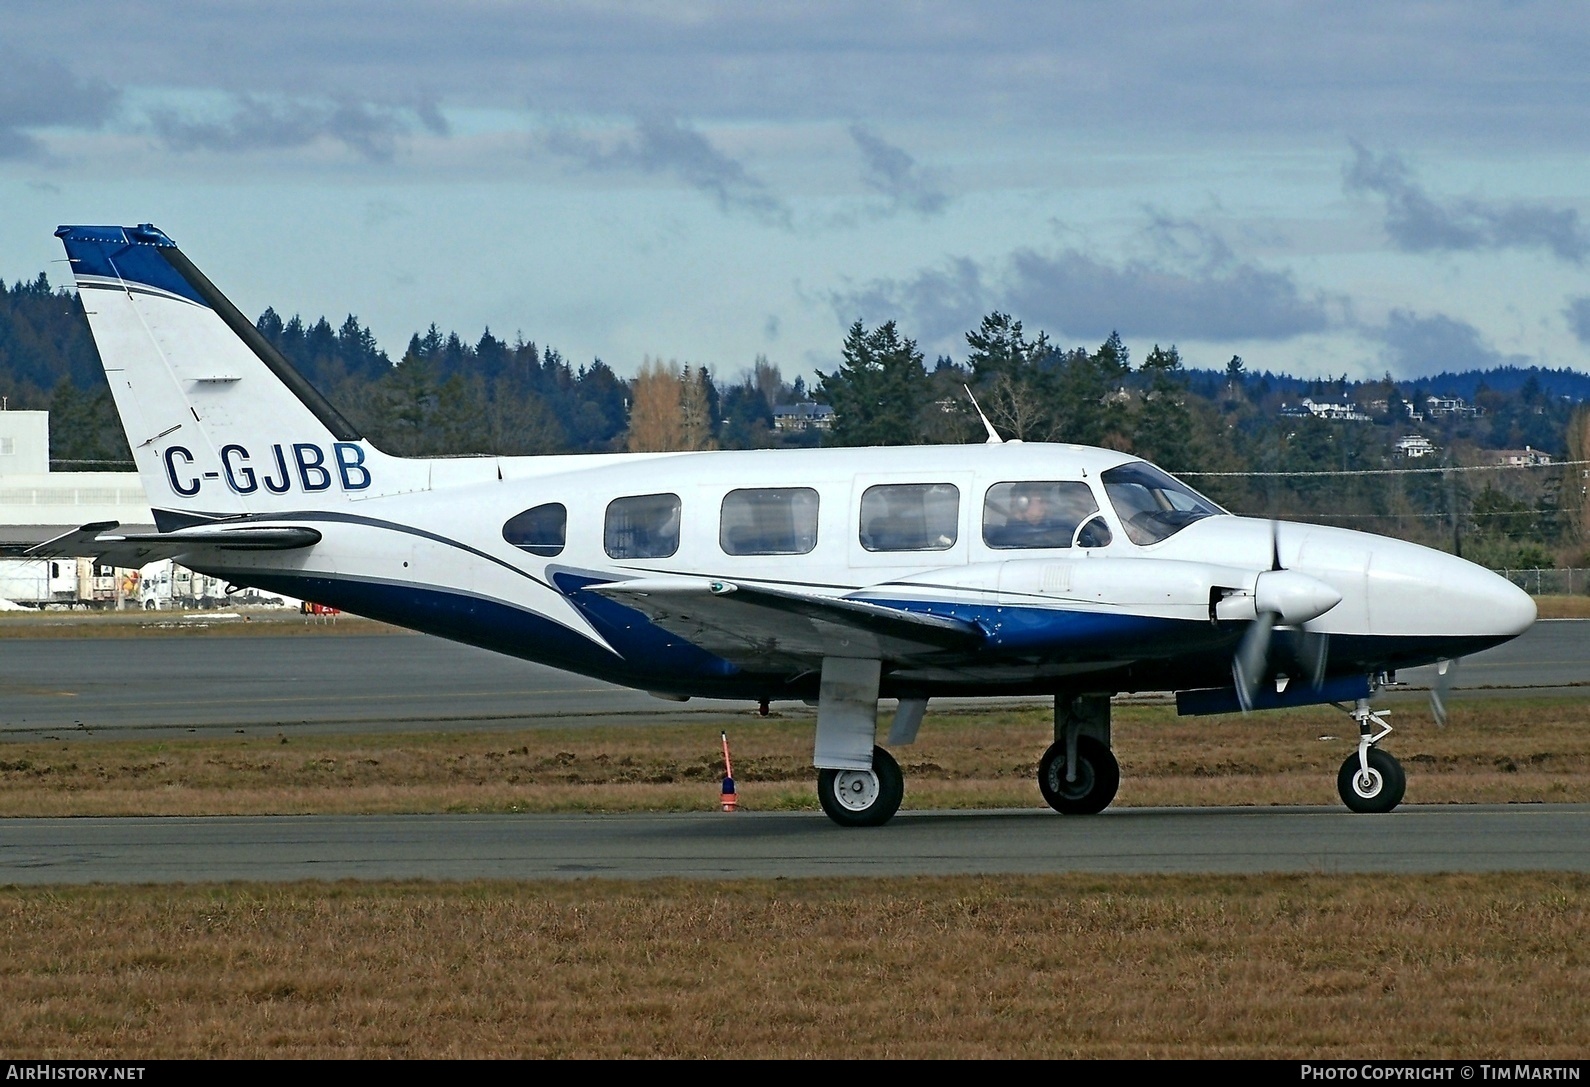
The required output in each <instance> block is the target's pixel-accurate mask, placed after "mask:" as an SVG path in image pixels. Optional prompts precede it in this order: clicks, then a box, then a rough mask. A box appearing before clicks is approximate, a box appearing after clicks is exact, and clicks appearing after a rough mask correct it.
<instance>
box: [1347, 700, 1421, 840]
mask: <svg viewBox="0 0 1590 1087" xmlns="http://www.w3.org/2000/svg"><path fill="white" fill-rule="evenodd" d="M1352 715H1353V720H1354V721H1356V722H1358V750H1357V751H1355V752H1353V753H1352V754H1351V755H1348V756H1347V759H1346V761H1345V762H1343V763H1342V768H1341V769H1340V770H1339V771H1337V773H1336V791H1337V792H1338V793H1339V794H1341V798H1342V803H1343V804H1346V805H1347V807H1348V808H1350V809H1351V810H1353V811H1355V812H1362V813H1365V814H1377V813H1380V812H1388V811H1390V810H1391V809H1393V808H1395V807H1396V806H1397V805H1398V804H1400V803H1402V794H1403V793H1404V792H1405V791H1406V790H1407V787H1408V778H1407V775H1406V774H1404V773H1403V771H1402V764H1401V763H1400V762H1398V761H1397V760H1396V759H1394V758H1392V757H1391V755H1390V753H1389V752H1386V751H1382V750H1381V749H1380V748H1378V747H1376V746H1375V745H1376V744H1378V743H1379V742H1380V741H1381V740H1384V739H1385V738H1386V737H1387V736H1389V735H1391V726H1390V725H1388V724H1387V723H1386V719H1385V717H1384V716H1383V715H1382V714H1380V713H1376V712H1375V711H1374V710H1372V709H1370V708H1369V699H1367V698H1360V699H1358V700H1357V702H1355V703H1354V704H1353V709H1352ZM1371 721H1373V722H1374V724H1375V725H1378V726H1379V731H1378V732H1377V731H1375V730H1374V728H1373V726H1371V724H1370V722H1371Z"/></svg>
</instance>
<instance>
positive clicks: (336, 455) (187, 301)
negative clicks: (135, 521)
mask: <svg viewBox="0 0 1590 1087" xmlns="http://www.w3.org/2000/svg"><path fill="white" fill-rule="evenodd" d="M55 234H56V237H58V238H60V239H61V242H62V244H64V245H65V246H66V255H67V257H68V258H69V259H70V261H71V265H72V273H73V275H74V276H75V277H76V279H77V287H78V290H79V291H80V292H81V295H82V299H83V308H84V309H85V310H86V311H87V313H88V322H89V327H90V328H91V329H92V330H93V333H94V342H95V343H96V345H97V346H98V347H99V355H100V360H101V361H102V363H103V364H104V367H105V376H106V378H107V379H109V381H110V389H111V394H112V395H113V396H114V397H115V400H116V410H117V411H118V412H119V413H120V415H121V420H122V426H123V427H124V428H125V429H126V431H127V442H128V444H129V445H130V446H131V447H132V453H133V459H134V460H135V461H136V462H137V465H138V472H139V474H140V476H141V477H142V478H143V484H144V488H145V490H146V491H147V492H148V495H149V502H150V505H151V506H152V507H153V509H154V512H155V518H156V521H157V522H159V523H160V524H161V528H162V529H163V530H164V529H169V528H175V527H179V526H181V525H182V524H187V523H192V522H193V521H194V520H196V519H206V518H213V517H232V516H238V515H240V514H247V513H265V514H269V513H272V512H281V511H285V510H304V509H316V508H325V507H327V506H331V505H335V504H340V503H342V502H345V501H347V500H348V499H349V498H350V497H358V496H361V495H369V494H371V493H376V492H378V491H387V490H389V489H391V484H392V483H393V482H394V481H392V480H385V481H382V480H381V478H380V477H381V475H382V474H383V471H384V470H386V471H390V470H393V469H396V467H397V465H399V464H401V463H402V462H401V461H398V460H396V459H395V458H390V457H386V456H383V455H382V454H381V453H380V452H379V451H377V450H375V449H374V448H373V447H372V446H371V445H370V444H369V443H368V442H366V441H365V440H364V439H363V438H362V437H361V436H360V435H359V432H358V431H357V430H356V429H355V428H354V427H353V426H352V424H350V423H349V422H348V421H347V420H346V419H344V418H343V417H342V416H341V415H340V414H339V413H338V412H337V410H336V409H335V408H333V407H332V406H331V404H330V403H328V402H327V401H326V399H325V397H323V396H321V395H320V393H319V392H317V391H316V390H315V389H314V387H313V386H311V385H310V384H309V382H308V381H307V380H305V379H304V377H303V375H302V374H300V373H298V371H296V370H294V369H293V367H292V365H291V364H290V363H288V361H287V360H286V359H285V358H283V357H282V355H281V353H280V352H279V351H277V350H276V349H275V348H274V347H273V346H272V345H271V344H270V343H269V341H267V340H266V339H265V338H264V337H263V336H262V335H260V333H259V331H258V330H257V329H256V328H255V327H254V324H253V322H251V321H250V320H248V318H246V317H244V316H243V315H242V313H240V312H239V311H238V309H237V307H236V306H234V305H232V303H231V302H229V301H227V299H226V297H225V296H224V295H222V294H221V292H220V291H218V290H216V289H215V286H214V285H213V284H211V283H210V281H209V280H208V279H206V278H205V276H204V274H203V273H201V272H200V271H199V270H198V269H197V268H195V267H194V266H193V264H192V262H191V261H189V260H188V258H187V257H185V256H183V255H182V252H181V251H180V250H179V249H177V247H176V243H174V242H173V241H172V240H171V239H170V238H168V237H167V236H166V235H165V234H163V233H162V232H160V231H159V230H156V229H155V228H154V227H153V226H150V225H148V224H145V225H142V226H137V227H120V226H63V227H61V228H59V229H58V230H56V232H55Z"/></svg>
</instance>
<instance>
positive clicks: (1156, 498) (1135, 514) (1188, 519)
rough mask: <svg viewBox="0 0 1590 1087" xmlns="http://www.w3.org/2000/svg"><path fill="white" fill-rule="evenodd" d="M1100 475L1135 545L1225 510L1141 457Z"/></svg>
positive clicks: (1179, 529) (1166, 536) (1172, 533)
mask: <svg viewBox="0 0 1590 1087" xmlns="http://www.w3.org/2000/svg"><path fill="white" fill-rule="evenodd" d="M1100 478H1101V479H1103V481H1104V493H1105V494H1107V495H1109V498H1110V505H1112V506H1114V507H1115V514H1116V516H1117V517H1119V518H1120V519H1121V526H1122V527H1123V528H1125V529H1126V536H1127V538H1128V539H1130V540H1131V541H1132V542H1133V543H1135V544H1138V545H1139V546H1144V545H1147V544H1155V543H1159V541H1161V540H1164V539H1168V538H1169V537H1171V536H1174V535H1175V534H1176V533H1178V532H1180V531H1181V530H1182V529H1184V528H1186V527H1187V526H1188V525H1190V524H1192V523H1193V522H1194V521H1201V520H1203V519H1204V518H1205V517H1214V516H1216V515H1217V514H1222V513H1225V512H1226V511H1225V510H1223V509H1221V508H1220V507H1219V506H1217V505H1215V504H1214V503H1213V502H1211V501H1209V499H1207V498H1205V497H1204V496H1203V495H1201V494H1199V493H1198V492H1197V491H1194V490H1192V489H1191V488H1189V487H1188V486H1187V485H1186V484H1184V483H1182V482H1180V481H1179V480H1175V479H1172V478H1171V477H1170V476H1168V475H1166V474H1165V473H1164V472H1162V471H1160V470H1159V469H1158V468H1155V467H1154V466H1153V465H1152V464H1148V463H1146V462H1144V461H1134V462H1133V463H1131V464H1123V465H1121V466H1120V467H1118V468H1111V469H1110V470H1108V471H1107V472H1104V473H1103V474H1102V475H1101V476H1100Z"/></svg>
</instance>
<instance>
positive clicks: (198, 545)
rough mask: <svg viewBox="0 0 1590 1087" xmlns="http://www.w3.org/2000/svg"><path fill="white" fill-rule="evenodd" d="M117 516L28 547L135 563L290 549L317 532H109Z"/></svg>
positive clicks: (290, 528) (44, 554)
mask: <svg viewBox="0 0 1590 1087" xmlns="http://www.w3.org/2000/svg"><path fill="white" fill-rule="evenodd" d="M117 524H118V522H116V521H97V522H95V523H94V524H91V525H84V526H83V527H82V528H79V529H75V530H73V531H71V532H68V533H65V534H64V535H61V536H57V537H55V539H53V540H46V541H45V542H43V543H41V544H35V545H34V546H33V547H30V548H28V550H27V551H26V552H24V554H27V555H29V556H31V557H35V558H77V557H79V556H82V557H86V558H92V559H94V560H95V561H97V562H107V563H110V564H111V565H113V566H120V567H123V568H127V569H134V568H137V567H139V566H144V565H147V564H148V563H151V562H158V561H160V560H161V559H170V558H176V557H177V556H179V555H181V556H186V557H188V558H189V559H191V560H194V561H197V562H199V563H201V564H202V561H203V558H204V557H205V556H206V555H215V554H217V553H220V552H227V551H291V550H293V549H295V548H300V547H313V546H314V545H315V544H317V543H319V542H320V533H319V532H318V531H316V530H315V529H312V528H303V527H301V526H296V525H196V526H194V527H192V528H184V529H179V530H177V531H176V532H134V533H119V534H118V533H113V532H112V531H111V530H112V529H114V528H116V526H117Z"/></svg>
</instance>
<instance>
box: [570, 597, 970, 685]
mask: <svg viewBox="0 0 1590 1087" xmlns="http://www.w3.org/2000/svg"><path fill="white" fill-rule="evenodd" d="M589 591H591V592H594V593H600V594H601V595H602V596H605V597H607V598H608V599H610V600H613V601H616V602H618V603H620V604H623V605H624V606H625V607H629V608H633V609H635V610H636V611H638V612H640V613H641V614H642V615H645V616H646V617H647V618H648V619H650V620H651V621H652V622H653V623H655V624H657V625H658V626H659V627H662V628H663V629H664V630H667V631H669V632H670V633H673V634H677V635H678V636H679V637H681V638H685V639H687V640H688V641H690V642H691V643H693V644H695V645H698V646H700V647H701V648H702V649H705V650H707V651H708V652H710V653H714V654H716V655H718V656H720V657H723V658H724V659H726V660H730V661H733V662H734V663H736V664H739V665H741V666H742V667H744V666H762V667H766V666H769V665H774V666H784V667H800V668H810V667H815V666H817V665H819V664H820V662H821V661H822V658H824V657H876V658H878V659H879V660H885V661H893V662H898V663H910V662H918V661H923V660H931V659H934V658H942V657H945V656H953V655H956V654H962V653H968V652H971V651H973V650H975V649H977V648H978V647H980V646H981V645H982V644H983V642H984V641H985V639H986V635H985V634H984V632H983V630H982V628H981V627H979V626H977V624H975V623H971V622H967V621H965V620H962V619H956V618H952V617H949V616H943V615H928V614H924V613H922V612H912V611H906V610H904V609H902V608H893V607H888V606H886V605H882V604H873V603H868V602H866V601H860V600H847V599H844V598H842V597H840V598H836V597H825V596H816V595H812V594H807V593H799V592H795V591H792V590H788V589H774V588H768V587H766V586H759V585H758V586H753V585H741V584H737V583H734V582H728V581H718V580H712V579H708V578H636V579H634V580H630V581H614V582H608V583H606V584H600V585H592V586H590V587H589Z"/></svg>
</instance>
